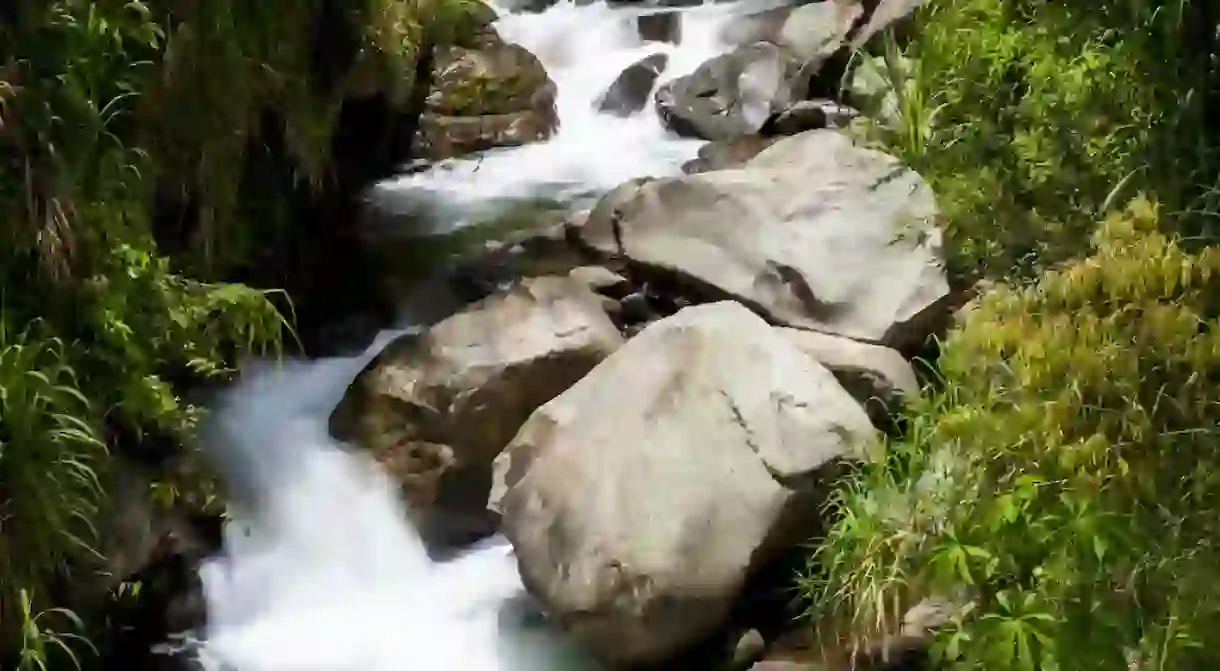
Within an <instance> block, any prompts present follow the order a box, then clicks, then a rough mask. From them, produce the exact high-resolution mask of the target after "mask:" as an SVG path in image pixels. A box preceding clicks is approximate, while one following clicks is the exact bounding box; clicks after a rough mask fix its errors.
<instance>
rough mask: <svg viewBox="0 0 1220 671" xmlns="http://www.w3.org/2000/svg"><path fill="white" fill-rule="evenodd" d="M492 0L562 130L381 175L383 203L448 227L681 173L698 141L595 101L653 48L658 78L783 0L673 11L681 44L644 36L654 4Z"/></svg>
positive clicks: (678, 70)
mask: <svg viewBox="0 0 1220 671" xmlns="http://www.w3.org/2000/svg"><path fill="white" fill-rule="evenodd" d="M489 4H491V5H492V6H493V7H495V8H496V10H497V12H498V13H499V14H500V16H501V17H502V18H501V19H499V20H498V21H497V22H496V30H497V31H498V32H499V33H500V35H501V36H502V37H503V38H504V39H505V40H507V41H510V42H515V43H517V44H520V45H521V46H523V47H525V48H526V49H528V50H530V52H532V53H533V54H535V55H536V56H538V59H539V60H540V61H542V64H543V65H544V66H545V67H546V70H547V73H548V74H549V75H550V77H551V79H552V80H553V81H554V82H555V85H556V87H557V89H558V96H557V98H556V108H557V110H558V113H559V122H560V127H559V130H558V132H557V133H556V135H555V137H554V138H552V139H551V140H550V141H549V142H545V143H538V144H532V145H526V146H523V147H513V148H509V149H497V150H492V151H487V152H483V153H481V154H480V155H478V156H476V157H473V158H470V157H465V158H459V159H451V160H448V161H443V162H440V163H439V164H437V165H435V166H433V167H432V168H431V169H429V170H428V171H426V172H422V173H417V174H412V175H405V176H403V177H400V178H398V179H393V180H387V181H385V182H382V183H381V184H378V185H377V186H376V187H375V188H374V189H373V190H372V192H371V194H370V199H371V200H372V201H373V202H374V203H376V205H377V206H378V207H379V208H381V209H384V210H386V211H395V210H401V209H404V207H406V208H409V209H413V210H414V209H415V208H418V207H419V206H420V205H421V203H423V202H427V203H428V204H429V206H430V209H431V210H432V211H436V212H440V213H441V216H442V217H443V218H444V219H445V221H443V222H442V225H445V224H447V225H449V226H451V227H456V226H461V225H462V224H463V223H465V222H467V221H468V220H469V219H470V218H471V217H473V216H475V215H482V214H486V213H487V212H489V211H495V210H496V209H499V208H500V207H503V205H504V202H505V201H512V200H517V199H531V198H550V199H554V200H559V201H562V202H575V201H578V200H580V199H582V198H589V197H595V196H597V195H599V194H601V193H604V192H606V191H608V190H610V189H612V188H614V187H615V186H617V185H619V184H621V183H622V182H624V181H626V180H629V179H632V178H634V177H641V176H666V175H675V174H679V173H680V172H681V167H682V164H683V163H685V162H686V161H688V160H690V159H692V158H694V156H695V154H696V153H697V151H698V149H699V147H700V146H701V145H702V144H703V143H702V142H701V141H698V140H692V139H685V138H680V137H678V136H676V135H674V134H673V133H670V132H669V131H667V130H666V129H665V128H664V127H663V126H662V124H661V122H660V120H659V119H658V118H657V115H656V112H655V110H654V109H653V107H652V105H651V104H649V105H646V106H645V108H644V110H642V111H641V112H639V113H637V114H635V115H633V116H631V117H629V118H618V117H614V116H609V115H605V114H598V113H597V111H596V110H595V109H594V104H593V103H594V101H595V100H597V98H598V96H600V95H601V94H602V93H603V92H604V91H605V90H606V89H607V88H608V87H609V86H610V84H611V82H613V81H614V78H615V77H617V76H618V74H619V73H620V72H622V71H623V69H625V68H626V67H627V66H629V65H631V64H632V63H634V62H636V61H638V60H640V59H641V58H644V57H647V56H649V55H652V54H656V53H664V54H666V55H667V56H668V59H669V60H668V65H667V67H666V68H665V70H664V71H663V72H662V73H661V76H660V77H659V79H658V80H657V81H658V84H657V85H658V86H659V85H660V84H661V83H664V82H666V81H669V80H672V79H674V78H676V77H679V76H682V75H686V74H690V73H691V72H693V71H694V70H695V68H697V67H699V65H700V64H701V63H703V62H704V61H706V60H708V59H709V58H712V57H713V56H716V55H717V54H719V53H721V52H723V51H725V50H726V49H727V48H728V45H726V44H725V43H724V42H723V40H722V37H721V34H722V31H723V29H724V28H725V26H726V25H727V24H728V22H729V21H731V20H732V19H733V18H734V17H735V16H738V15H741V14H743V13H746V12H752V11H758V10H760V9H764V8H767V7H772V6H777V5H779V4H782V0H738V1H737V2H725V3H717V4H705V5H700V6H695V7H687V8H683V9H680V10H668V11H679V12H681V15H682V16H681V20H682V36H681V41H680V43H679V44H669V43H662V42H645V41H643V40H642V39H641V38H640V36H639V32H638V29H637V27H636V17H638V16H639V15H640V14H643V13H647V12H655V11H657V8H655V7H652V8H644V9H640V8H635V7H631V6H626V7H624V6H610V5H607V4H606V3H605V2H600V1H599V2H593V3H591V4H584V3H574V2H572V1H571V0H567V1H565V2H560V3H559V4H557V5H554V6H553V7H551V8H550V9H548V10H546V11H545V12H542V13H540V14H511V13H507V12H506V11H505V10H503V9H501V8H499V7H497V6H496V3H495V2H490V3H489ZM637 7H647V6H646V5H643V4H641V5H639V6H637ZM437 232H440V231H437Z"/></svg>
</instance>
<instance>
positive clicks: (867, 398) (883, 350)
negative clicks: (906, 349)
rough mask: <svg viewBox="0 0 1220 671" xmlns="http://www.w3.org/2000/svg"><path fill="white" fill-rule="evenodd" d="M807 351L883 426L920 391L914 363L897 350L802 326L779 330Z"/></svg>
mask: <svg viewBox="0 0 1220 671" xmlns="http://www.w3.org/2000/svg"><path fill="white" fill-rule="evenodd" d="M780 331H781V332H782V333H783V334H784V337H786V338H788V339H789V340H790V341H792V343H793V344H794V345H796V346H797V348H798V349H800V350H801V351H802V352H804V353H805V354H808V355H809V356H811V357H813V358H814V359H815V360H816V361H817V362H818V363H820V364H822V365H823V366H825V367H826V368H827V369H829V370H830V372H831V373H834V376H835V378H837V379H838V380H839V384H841V385H843V388H844V389H846V390H847V392H848V393H849V394H851V395H852V396H853V397H855V399H856V400H857V401H859V402H860V404H861V405H863V406H864V408H865V409H866V410H867V411H868V413H869V417H870V418H872V420H873V423H874V424H875V425H878V426H881V425H883V424H885V423H886V420H887V419H888V418H889V417H891V416H892V414H893V413H894V412H895V411H896V410H898V408H900V407H901V404H902V401H903V399H904V398H905V397H907V396H915V395H917V394H919V380H918V379H917V378H916V377H915V371H914V369H912V368H911V364H910V363H908V362H907V360H906V359H905V358H903V356H902V355H901V354H899V353H898V352H896V351H894V350H892V349H890V348H888V347H882V346H881V345H870V344H868V343H863V342H860V341H858V340H852V339H850V338H843V337H840V336H833V335H829V334H826V333H818V332H816V331H804V330H801V329H787V328H786V329H780Z"/></svg>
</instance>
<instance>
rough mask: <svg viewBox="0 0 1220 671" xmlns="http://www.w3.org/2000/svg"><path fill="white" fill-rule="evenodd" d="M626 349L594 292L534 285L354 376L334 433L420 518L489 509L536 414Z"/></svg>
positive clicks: (441, 326)
mask: <svg viewBox="0 0 1220 671" xmlns="http://www.w3.org/2000/svg"><path fill="white" fill-rule="evenodd" d="M620 344H622V336H621V335H620V334H619V332H618V329H617V328H615V326H614V325H613V324H612V323H611V322H610V320H609V318H608V317H606V315H605V313H604V312H603V310H602V307H601V301H600V299H599V298H598V296H597V295H595V294H593V293H592V292H591V291H589V290H588V289H587V288H586V287H585V286H583V285H581V284H580V283H578V282H577V281H575V280H572V279H569V278H567V277H553V276H552V277H541V278H535V279H530V280H526V281H524V282H522V283H520V284H519V285H517V286H516V287H515V288H513V289H512V290H510V291H507V292H504V293H499V294H496V295H493V296H491V297H489V298H487V299H485V300H483V301H480V302H478V303H475V304H474V305H472V306H470V307H469V308H467V309H466V310H464V311H463V312H460V313H458V314H456V315H453V316H452V317H450V318H448V319H446V320H444V321H441V322H440V323H438V324H436V325H435V326H433V327H432V328H430V329H428V330H427V331H425V332H423V333H422V334H419V335H407V336H403V337H402V338H400V339H399V340H397V341H395V342H394V343H391V344H390V345H389V346H388V347H387V348H386V349H385V350H384V351H383V352H382V353H381V354H380V355H379V356H378V357H377V358H376V359H374V360H373V361H372V362H371V363H370V364H369V365H368V367H366V368H365V370H364V371H363V372H362V373H361V374H360V375H359V376H358V377H357V378H356V380H355V381H354V382H353V383H352V385H351V387H350V388H349V389H348V392H347V394H346V395H345V396H344V397H343V400H342V401H341V402H340V403H339V406H338V407H337V408H336V409H335V412H334V414H333V415H332V416H331V433H332V434H333V435H334V436H335V437H336V438H339V439H341V440H346V441H349V442H352V443H356V444H357V445H359V446H361V447H363V448H365V449H367V450H369V451H370V452H371V453H372V455H373V456H374V458H375V459H376V460H377V461H378V462H379V463H381V464H382V466H383V467H384V468H385V469H386V470H387V471H388V472H389V473H390V475H391V476H392V477H394V478H395V479H396V480H397V481H398V482H399V483H401V484H402V487H403V491H404V494H405V497H406V499H407V500H408V502H409V503H410V504H411V505H412V507H413V508H414V510H415V513H416V514H417V515H419V517H417V519H420V518H421V517H422V518H426V513H427V511H429V510H430V509H431V508H432V507H433V506H436V507H438V508H442V509H449V510H452V511H458V512H461V511H468V510H475V509H478V510H481V509H483V507H484V506H485V503H486V501H487V496H488V491H489V489H490V482H491V478H490V472H491V463H492V460H493V459H495V457H496V455H497V454H499V452H500V450H501V449H502V448H503V447H504V446H505V445H507V444H508V442H509V441H510V440H511V439H512V437H513V435H514V434H516V432H517V429H518V428H520V426H521V424H522V423H523V422H524V421H525V420H526V418H528V417H529V415H530V413H532V412H533V411H534V410H535V409H536V408H537V407H538V406H540V405H542V404H544V403H546V402H547V401H550V400H551V399H552V398H554V397H555V396H556V395H558V394H559V393H560V392H562V391H564V390H565V389H567V388H568V386H569V385H571V384H572V383H574V382H576V381H577V380H579V379H580V378H581V377H582V376H584V374H585V373H587V372H588V371H589V370H591V369H592V368H593V367H594V366H596V365H597V364H598V363H599V362H600V361H602V360H603V359H605V358H606V357H607V356H609V355H610V353H611V352H613V351H615V350H616V349H617V348H618V347H619V345H620Z"/></svg>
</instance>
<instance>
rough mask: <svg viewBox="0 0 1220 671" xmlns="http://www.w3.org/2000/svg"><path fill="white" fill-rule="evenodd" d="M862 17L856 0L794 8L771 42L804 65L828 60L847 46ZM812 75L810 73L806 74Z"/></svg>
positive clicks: (860, 8) (811, 4)
mask: <svg viewBox="0 0 1220 671" xmlns="http://www.w3.org/2000/svg"><path fill="white" fill-rule="evenodd" d="M863 16H864V7H863V6H862V5H861V4H860V3H859V2H857V1H856V0H822V1H821V2H811V3H809V4H805V5H800V6H798V7H794V8H793V9H792V10H791V11H790V12H789V13H788V16H787V17H786V18H785V20H784V22H783V24H782V25H781V26H780V28H779V34H778V35H775V36H774V37H772V38H770V39H772V40H773V41H774V42H775V43H776V44H778V45H780V46H782V47H784V48H786V49H788V50H790V51H792V53H794V54H796V56H797V57H798V58H800V59H801V60H802V61H803V62H805V63H818V64H820V63H821V62H822V61H825V60H826V59H828V58H830V57H831V56H833V55H834V54H835V52H837V51H839V50H840V49H842V48H843V46H844V45H845V44H847V40H848V36H849V35H850V34H851V32H852V29H853V28H854V27H855V26H856V24H857V22H859V21H860V19H861V18H863ZM810 74H812V73H810Z"/></svg>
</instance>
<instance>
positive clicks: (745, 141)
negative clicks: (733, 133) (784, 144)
mask: <svg viewBox="0 0 1220 671" xmlns="http://www.w3.org/2000/svg"><path fill="white" fill-rule="evenodd" d="M775 140H776V138H773V137H763V136H761V135H742V136H741V137H735V138H732V139H730V140H713V141H712V142H709V143H707V144H705V145H703V146H702V147H700V148H699V153H698V155H697V156H696V158H695V159H693V160H691V161H687V162H686V164H685V165H683V166H682V172H685V173H686V174H688V175H693V174H696V173H700V172H708V171H710V170H731V169H733V168H740V167H741V166H743V165H745V164H746V163H748V162H749V161H750V159H752V158H754V157H755V156H758V154H759V152H761V151H762V150H764V149H766V148H767V147H769V146H771V145H772V144H774V143H775Z"/></svg>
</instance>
